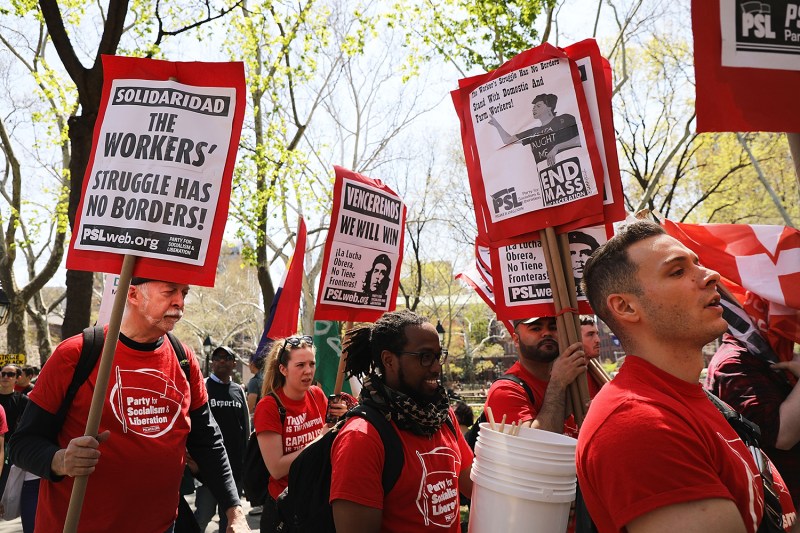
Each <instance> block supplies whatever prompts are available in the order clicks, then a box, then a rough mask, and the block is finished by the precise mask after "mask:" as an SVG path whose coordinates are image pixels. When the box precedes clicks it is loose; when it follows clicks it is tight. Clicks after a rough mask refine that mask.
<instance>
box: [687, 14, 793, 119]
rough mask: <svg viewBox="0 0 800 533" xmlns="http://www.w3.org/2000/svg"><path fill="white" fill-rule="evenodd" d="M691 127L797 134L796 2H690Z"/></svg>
mask: <svg viewBox="0 0 800 533" xmlns="http://www.w3.org/2000/svg"><path fill="white" fill-rule="evenodd" d="M692 33H693V35H694V70H695V82H696V85H695V90H696V92H697V98H696V103H695V105H696V109H697V131H698V132H707V131H780V132H800V99H798V98H797V87H800V3H798V2H797V1H793V0H788V1H787V0H755V1H754V0H692Z"/></svg>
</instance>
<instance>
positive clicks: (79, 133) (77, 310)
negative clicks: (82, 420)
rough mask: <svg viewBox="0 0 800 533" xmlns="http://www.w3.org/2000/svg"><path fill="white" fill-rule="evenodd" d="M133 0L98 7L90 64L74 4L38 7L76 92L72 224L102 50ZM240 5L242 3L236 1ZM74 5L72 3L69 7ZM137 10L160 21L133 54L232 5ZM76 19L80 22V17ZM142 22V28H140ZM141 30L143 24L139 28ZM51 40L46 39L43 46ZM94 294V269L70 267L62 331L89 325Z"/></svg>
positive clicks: (211, 1)
mask: <svg viewBox="0 0 800 533" xmlns="http://www.w3.org/2000/svg"><path fill="white" fill-rule="evenodd" d="M129 3H130V0H109V2H108V6H107V8H106V9H105V10H103V9H102V7H101V6H99V15H98V16H99V17H100V20H101V21H102V32H101V34H100V35H99V38H98V40H97V43H96V47H93V48H94V50H95V51H94V52H88V53H86V54H85V55H86V56H88V57H89V58H90V61H91V66H89V67H86V66H84V65H83V62H82V60H81V57H80V56H81V55H84V52H83V51H82V50H80V49H79V47H78V46H76V43H78V44H81V43H82V42H83V41H82V39H81V40H77V41H73V39H72V38H71V37H70V31H69V30H68V26H69V27H70V29H74V30H76V31H75V32H73V35H76V34H79V35H81V37H82V38H83V37H85V34H84V33H82V32H80V28H79V26H78V25H79V23H80V21H81V19H80V17H76V16H75V12H73V11H72V9H70V8H67V7H65V12H66V13H67V15H68V16H67V18H66V19H65V18H64V16H63V15H62V9H61V7H60V6H59V5H58V2H57V0H40V1H39V12H40V15H41V17H42V19H43V20H44V22H45V24H46V27H47V32H48V34H49V38H50V42H52V45H53V47H54V48H55V50H56V52H57V54H58V57H59V58H60V59H61V63H62V65H63V67H64V69H65V71H66V72H67V74H68V75H69V77H70V79H71V80H72V83H74V84H75V88H76V90H77V94H78V106H77V107H76V109H75V110H74V113H73V114H72V116H71V117H70V118H69V141H70V149H71V154H70V161H69V176H70V185H69V208H68V216H69V224H70V227H72V226H73V225H74V223H75V215H76V212H77V209H78V203H79V202H80V197H81V193H82V191H83V177H84V174H85V173H86V167H87V165H88V163H89V158H90V156H91V148H92V135H93V132H94V126H95V122H96V120H97V113H98V110H99V107H100V96H101V92H102V88H103V68H102V63H101V57H102V55H104V54H108V55H114V54H115V53H116V52H117V48H118V46H119V44H120V40H121V38H122V35H123V33H124V32H125V31H126V30H127V29H128V27H127V26H126V25H125V21H126V18H127V16H128V9H129ZM87 4H90V3H89V2H86V1H84V2H80V3H79V5H78V6H77V8H78V12H80V11H81V10H83V9H86V5H87ZM233 5H234V6H235V5H238V2H233ZM70 7H71V6H70ZM133 7H134V10H133V14H134V15H135V17H136V21H135V23H136V24H137V25H141V26H143V27H144V28H146V29H150V28H151V22H152V20H151V18H150V17H151V16H152V17H153V18H154V19H155V21H156V28H155V31H154V33H153V34H152V35H153V41H152V44H151V45H147V46H146V49H145V50H137V49H136V48H134V49H132V50H129V52H130V53H131V54H134V55H135V54H137V52H138V53H139V54H141V55H145V54H146V55H148V56H152V55H153V54H155V53H157V52H158V49H159V46H160V45H161V44H162V42H163V41H164V39H165V38H167V37H172V36H177V35H180V34H182V33H184V32H187V31H190V30H194V29H196V28H198V27H200V26H202V25H203V24H206V23H209V22H211V21H213V20H216V19H218V18H220V17H222V16H225V15H226V14H227V13H228V12H230V10H231V9H232V7H230V6H229V5H226V3H225V2H220V3H217V2H216V1H215V0H204V1H201V2H198V3H197V4H193V3H188V4H187V3H183V4H181V3H175V4H170V3H168V2H163V3H162V2H157V3H156V4H155V9H154V10H152V11H151V10H150V6H149V5H148V4H147V3H138V2H136V3H134V6H133ZM177 16H180V18H179V19H177V22H178V25H177V26H176V27H171V26H170V25H169V22H170V17H177ZM76 19H77V21H76ZM141 26H140V27H141ZM141 31H143V30H141V29H140V32H141ZM46 44H47V43H46V42H44V43H42V46H45V45H46ZM91 294H92V273H91V272H82V271H74V270H68V271H67V296H66V303H67V308H66V314H65V316H64V323H63V326H62V332H61V333H62V336H63V337H68V336H70V335H73V334H76V333H79V332H80V331H81V330H83V328H85V327H86V326H88V325H89V316H90V313H91Z"/></svg>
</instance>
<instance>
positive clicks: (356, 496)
mask: <svg viewBox="0 0 800 533" xmlns="http://www.w3.org/2000/svg"><path fill="white" fill-rule="evenodd" d="M450 419H451V420H452V422H453V425H454V427H456V428H458V422H457V421H456V417H455V413H453V410H452V409H451V410H450ZM392 425H393V426H394V429H395V431H397V434H398V435H399V436H400V441H401V442H402V445H403V457H404V461H405V462H404V464H403V470H402V472H401V473H400V477H399V478H398V480H397V483H396V484H395V486H394V488H393V489H392V491H391V492H390V494H389V496H388V497H386V498H384V494H383V484H382V483H381V476H382V475H383V463H384V460H385V454H384V449H383V443H382V442H381V440H380V434H379V433H378V430H377V429H375V427H374V426H372V424H370V423H369V422H367V421H366V420H365V419H363V418H360V417H353V418H351V419H350V420H348V421H347V423H346V424H345V426H344V428H342V430H341V432H340V434H339V435H338V436H337V437H336V440H334V442H333V448H332V449H331V464H332V468H331V501H334V500H348V501H352V502H355V503H358V504H360V505H365V506H367V507H374V508H377V509H382V510H383V518H382V522H381V531H382V532H384V533H416V532H418V531H425V530H429V529H430V530H435V531H442V532H447V531H449V532H451V533H457V532H459V531H461V526H460V525H459V524H460V520H459V518H460V517H459V502H458V500H459V497H458V476H459V474H460V473H461V472H464V471H468V470H469V469H470V467H471V466H472V450H470V448H469V445H468V444H467V443H466V441H465V440H464V437H463V435H462V434H461V431H459V430H458V429H456V435H453V432H452V431H450V429H449V428H448V427H446V425H442V427H441V428H440V429H439V431H437V432H436V433H435V434H434V435H433V437H431V438H428V437H422V436H419V435H414V434H413V433H410V432H408V431H400V430H399V429H397V426H396V425H395V423H394V422H392Z"/></svg>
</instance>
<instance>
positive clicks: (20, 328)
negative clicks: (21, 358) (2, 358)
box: [6, 297, 28, 354]
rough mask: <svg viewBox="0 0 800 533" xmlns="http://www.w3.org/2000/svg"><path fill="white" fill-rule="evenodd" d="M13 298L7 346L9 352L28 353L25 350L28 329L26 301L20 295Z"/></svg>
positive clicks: (10, 308)
mask: <svg viewBox="0 0 800 533" xmlns="http://www.w3.org/2000/svg"><path fill="white" fill-rule="evenodd" d="M9 299H10V300H11V302H10V304H9V308H8V314H9V319H8V329H7V330H6V335H7V338H8V340H7V343H8V344H7V347H6V349H7V350H8V353H10V354H16V353H23V354H24V353H26V351H25V337H26V333H27V331H28V328H27V321H26V320H25V302H24V301H23V300H22V299H21V298H18V297H10V298H9Z"/></svg>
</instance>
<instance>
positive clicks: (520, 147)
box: [470, 58, 598, 222]
mask: <svg viewBox="0 0 800 533" xmlns="http://www.w3.org/2000/svg"><path fill="white" fill-rule="evenodd" d="M470 110H471V111H472V112H471V117H472V123H473V129H474V132H475V143H476V146H477V149H478V154H479V159H480V172H481V175H482V177H483V181H484V188H485V190H486V202H487V205H488V206H489V216H490V219H491V222H498V221H500V220H504V219H507V218H510V217H514V216H519V215H523V214H527V213H531V212H534V211H537V210H540V209H545V208H548V207H553V206H557V205H562V204H565V203H569V202H572V201H575V200H578V199H581V198H586V197H589V196H593V195H595V194H597V191H598V189H597V186H596V182H595V176H594V174H593V171H592V165H591V160H590V157H589V153H588V149H587V143H586V140H585V139H584V136H583V125H582V123H581V119H580V111H579V107H578V97H577V94H576V92H575V87H574V84H573V79H572V73H571V70H570V65H569V61H568V60H567V59H565V58H560V59H559V58H556V59H550V60H547V61H543V62H540V63H537V64H535V65H530V66H528V67H525V68H521V69H518V70H515V71H512V72H509V73H508V74H505V75H503V76H499V77H497V78H496V79H494V80H492V81H490V82H487V83H485V84H483V85H481V86H479V87H477V88H476V89H475V90H474V91H472V93H471V94H470Z"/></svg>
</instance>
